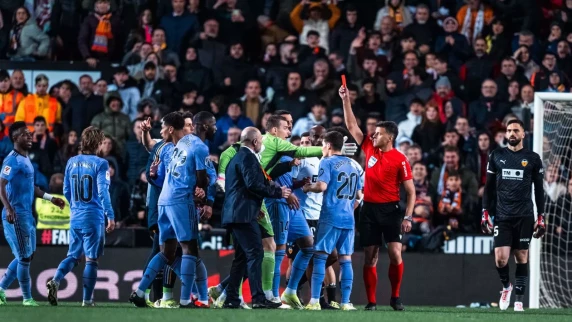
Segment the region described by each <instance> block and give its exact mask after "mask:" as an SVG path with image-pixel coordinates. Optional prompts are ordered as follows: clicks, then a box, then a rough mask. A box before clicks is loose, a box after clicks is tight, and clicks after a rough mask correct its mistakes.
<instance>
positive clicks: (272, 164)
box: [209, 113, 357, 309]
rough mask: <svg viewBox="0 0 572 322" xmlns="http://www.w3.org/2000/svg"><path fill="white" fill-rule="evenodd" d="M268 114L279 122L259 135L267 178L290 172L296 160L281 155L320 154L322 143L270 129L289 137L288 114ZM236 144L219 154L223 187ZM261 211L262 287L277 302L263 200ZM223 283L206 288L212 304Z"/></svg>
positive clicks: (348, 149) (347, 148)
mask: <svg viewBox="0 0 572 322" xmlns="http://www.w3.org/2000/svg"><path fill="white" fill-rule="evenodd" d="M276 114H278V115H276ZM285 116H286V117H285ZM270 118H271V119H275V120H272V122H270V121H271V120H270V119H269V120H268V122H267V124H280V125H279V128H278V129H276V128H274V130H272V129H266V130H267V134H265V135H264V136H263V137H262V150H261V151H260V153H259V159H260V163H261V166H262V169H263V170H264V171H265V173H266V174H267V176H269V178H270V179H273V178H278V177H279V176H281V175H283V174H285V173H287V172H290V171H291V170H292V166H294V165H296V164H297V163H296V162H295V161H297V160H294V161H292V162H283V163H279V162H278V161H279V160H280V158H281V157H282V156H284V155H287V156H291V157H293V158H305V157H319V156H321V155H322V148H321V147H299V146H295V145H293V144H292V143H290V142H288V141H286V140H283V139H281V138H279V137H278V136H276V135H273V134H271V133H270V132H276V131H280V132H282V133H284V131H286V132H287V135H286V137H289V136H290V133H291V129H292V127H291V126H292V125H291V121H290V119H291V116H290V115H283V113H275V114H274V115H272V116H271V117H270ZM345 139H347V138H345ZM239 148H240V142H238V143H235V144H233V145H232V146H230V147H229V148H228V149H226V150H225V151H224V152H223V153H222V154H221V155H220V161H219V168H218V180H217V183H218V185H219V186H220V187H222V189H223V190H224V186H225V171H226V167H227V165H228V164H229V162H230V160H231V159H232V158H233V157H234V156H235V155H236V153H237V152H238V149H239ZM356 151H357V145H356V144H355V143H351V144H350V143H348V144H345V145H344V148H343V153H344V154H345V155H354V154H355V153H356ZM260 211H261V212H262V213H263V214H264V216H263V217H261V219H259V221H258V224H259V225H260V230H261V232H262V246H263V248H264V258H263V260H262V289H263V290H264V293H265V295H266V298H267V299H268V300H269V301H274V302H280V299H279V298H278V297H274V295H273V293H272V283H273V278H274V271H275V270H277V269H278V270H279V269H280V267H275V258H274V252H275V251H276V244H275V242H274V232H273V230H272V223H271V221H270V216H269V215H268V211H267V210H266V207H265V205H264V203H262V208H261V210H260ZM226 285H227V279H225V280H223V281H222V282H221V283H220V284H219V285H217V286H213V287H211V288H209V295H210V296H211V297H212V299H213V303H214V306H215V307H222V305H223V304H224V300H225V299H226V296H225V295H223V291H224V288H225V287H226ZM221 295H222V296H221ZM243 307H244V308H246V305H243ZM281 308H285V309H287V308H289V306H287V305H283V306H282V307H281Z"/></svg>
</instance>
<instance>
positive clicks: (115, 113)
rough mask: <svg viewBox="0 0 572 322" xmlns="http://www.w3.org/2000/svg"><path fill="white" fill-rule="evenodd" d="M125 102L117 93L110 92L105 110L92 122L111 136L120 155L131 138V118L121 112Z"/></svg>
mask: <svg viewBox="0 0 572 322" xmlns="http://www.w3.org/2000/svg"><path fill="white" fill-rule="evenodd" d="M122 109H123V101H122V100H121V96H120V95H119V93H117V92H110V93H109V94H107V98H106V99H105V110H104V111H103V112H101V113H99V114H97V115H96V116H95V117H94V118H93V120H92V121H91V125H93V126H96V127H98V128H100V129H101V130H102V131H103V132H104V133H105V134H107V135H110V136H111V137H112V138H113V139H114V141H115V143H116V144H117V151H118V155H121V153H122V152H123V151H124V149H123V148H124V146H125V141H127V138H128V137H129V124H130V123H131V121H130V120H129V116H127V115H125V114H123V112H121V111H122Z"/></svg>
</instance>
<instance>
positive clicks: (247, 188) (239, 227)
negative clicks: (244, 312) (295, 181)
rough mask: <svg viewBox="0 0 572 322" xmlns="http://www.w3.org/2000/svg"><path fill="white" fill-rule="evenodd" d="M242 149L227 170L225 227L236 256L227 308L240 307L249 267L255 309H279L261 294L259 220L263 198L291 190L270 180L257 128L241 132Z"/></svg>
mask: <svg viewBox="0 0 572 322" xmlns="http://www.w3.org/2000/svg"><path fill="white" fill-rule="evenodd" d="M240 140H241V142H242V147H241V148H240V150H238V152H237V154H236V155H235V156H234V158H233V159H232V160H231V161H230V163H229V164H228V167H227V169H226V182H225V191H226V197H225V200H224V207H223V216H222V224H223V226H224V227H226V228H228V229H229V230H230V231H231V232H232V238H233V242H234V248H235V255H234V260H233V262H232V267H231V269H230V280H229V284H228V286H227V289H226V294H227V298H226V301H225V304H224V307H225V308H239V307H240V300H239V298H238V288H239V286H240V282H241V280H242V278H243V277H244V276H245V274H246V272H247V267H248V282H249V283H250V292H251V293H252V308H253V309H269V308H278V307H280V306H281V305H282V303H275V302H271V301H268V300H267V299H266V297H265V296H264V292H263V291H262V258H263V256H264V251H263V249H262V235H261V232H260V227H259V226H258V221H257V219H258V217H259V216H261V215H262V212H260V207H261V206H262V201H263V199H264V198H287V197H288V196H289V195H290V193H291V191H290V189H288V188H286V187H279V186H278V185H276V184H274V183H272V182H271V181H270V180H269V177H268V175H267V174H266V173H265V172H264V170H262V167H261V165H260V161H259V160H258V157H257V156H256V153H258V152H260V149H261V147H262V134H261V133H260V131H259V130H258V129H257V128H255V127H247V128H245V129H244V130H243V131H242V134H241V138H240Z"/></svg>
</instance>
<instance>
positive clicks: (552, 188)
mask: <svg viewBox="0 0 572 322" xmlns="http://www.w3.org/2000/svg"><path fill="white" fill-rule="evenodd" d="M533 147H534V151H535V152H536V153H538V154H540V156H541V157H542V160H543V162H544V191H545V206H544V216H545V219H546V235H545V236H544V237H543V238H542V239H541V240H535V239H533V241H532V242H531V245H530V307H531V308H539V307H549V308H560V307H572V197H571V193H572V176H571V168H572V93H537V94H536V95H535V98H534V130H533ZM535 211H536V208H535Z"/></svg>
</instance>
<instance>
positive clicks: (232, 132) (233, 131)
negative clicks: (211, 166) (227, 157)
mask: <svg viewBox="0 0 572 322" xmlns="http://www.w3.org/2000/svg"><path fill="white" fill-rule="evenodd" d="M240 133H242V130H241V129H240V128H238V127H231V128H230V129H228V132H227V133H226V138H225V142H224V143H223V144H221V145H219V146H217V147H216V150H214V151H213V152H216V154H215V155H216V156H217V157H218V156H219V155H220V154H221V153H222V152H224V150H226V149H227V148H228V147H230V146H231V145H233V144H235V143H237V142H239V141H240ZM290 143H292V140H290Z"/></svg>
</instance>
